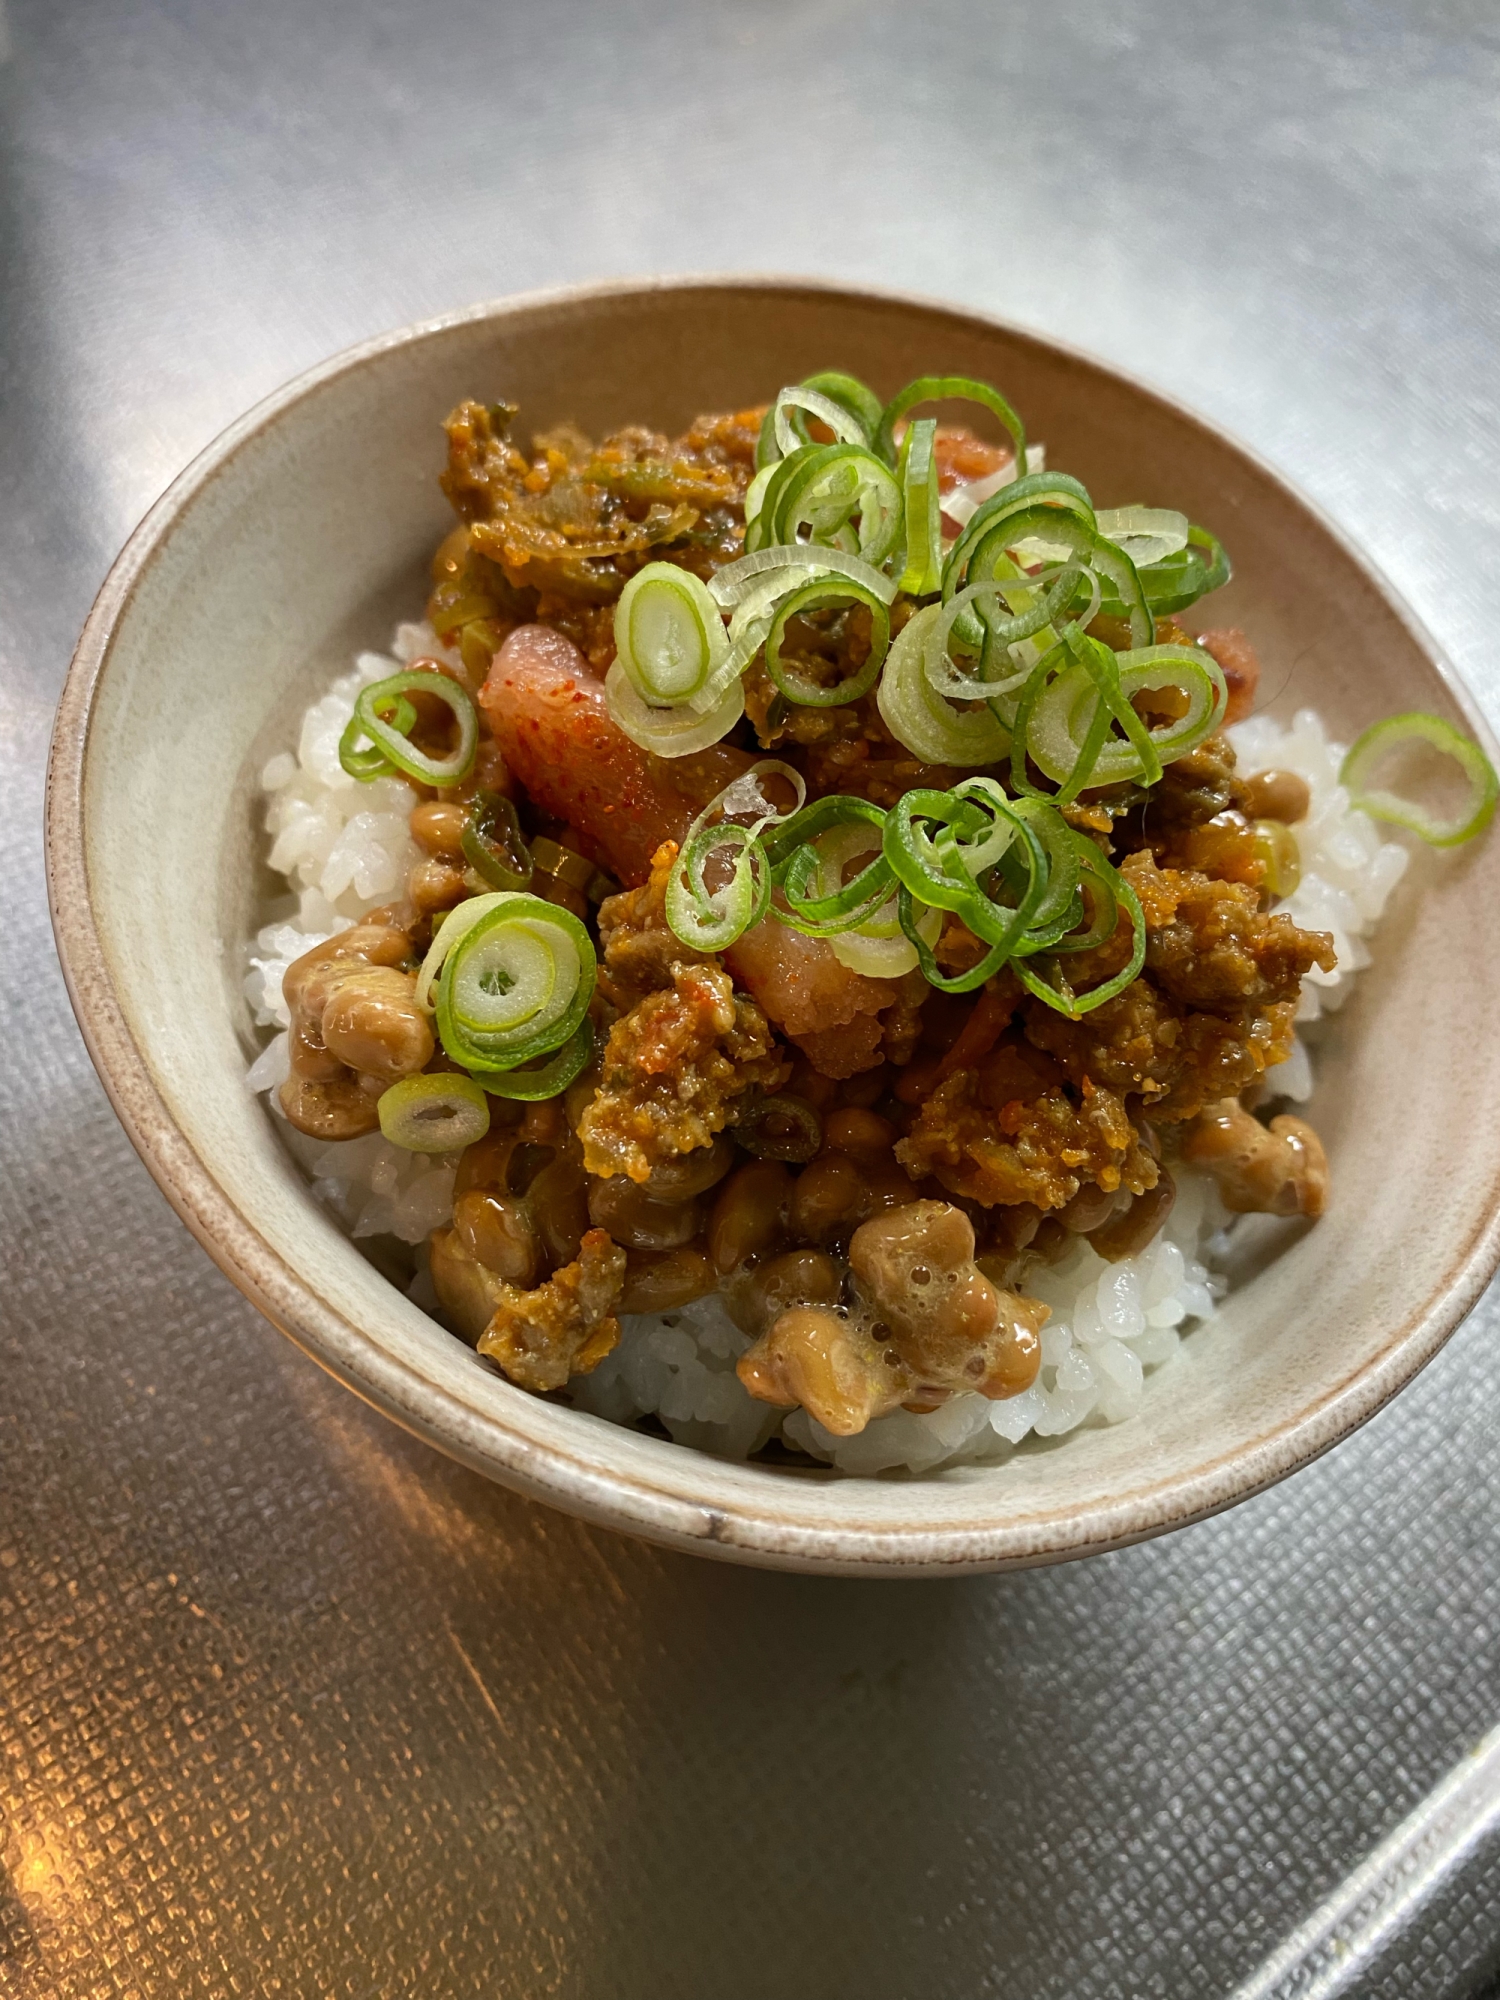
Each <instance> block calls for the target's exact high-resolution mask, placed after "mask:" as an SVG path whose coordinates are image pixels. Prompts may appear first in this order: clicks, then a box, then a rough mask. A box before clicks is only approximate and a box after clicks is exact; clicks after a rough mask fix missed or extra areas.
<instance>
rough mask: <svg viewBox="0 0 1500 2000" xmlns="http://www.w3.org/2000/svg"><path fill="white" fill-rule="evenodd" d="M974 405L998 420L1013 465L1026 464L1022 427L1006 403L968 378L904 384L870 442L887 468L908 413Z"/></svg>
mask: <svg viewBox="0 0 1500 2000" xmlns="http://www.w3.org/2000/svg"><path fill="white" fill-rule="evenodd" d="M950 402H959V403H978V404H979V406H980V408H981V409H985V410H988V411H989V412H990V414H991V416H995V417H998V418H999V419H1000V423H1001V427H1002V428H1003V429H1004V430H1005V431H1006V432H1007V434H1008V435H1009V437H1010V443H1011V449H1012V451H1013V452H1014V454H1015V461H1016V464H1017V466H1024V465H1025V463H1026V426H1025V425H1024V424H1023V423H1022V422H1021V419H1020V418H1019V417H1018V416H1017V415H1016V413H1015V411H1014V410H1013V409H1012V408H1011V406H1010V404H1009V403H1008V402H1007V401H1006V400H1005V398H1004V397H1003V396H1002V395H1001V394H1000V391H999V390H998V389H993V388H991V386H990V384H989V383H988V382H976V381H975V379H974V377H973V376H972V375H920V376H918V378H917V379H916V381H915V382H908V383H907V385H906V387H905V388H904V389H902V390H900V391H899V392H898V393H897V394H896V395H894V396H892V398H891V400H890V401H889V402H888V403H887V404H886V406H885V409H884V410H883V411H882V413H881V418H880V425H879V428H878V429H877V430H876V432H875V436H874V438H873V440H872V443H873V446H874V449H875V450H876V451H877V452H878V453H879V454H880V456H881V457H882V458H883V459H884V460H885V462H886V464H887V465H894V464H895V462H896V426H897V424H898V423H899V422H900V421H901V419H902V418H903V417H904V416H905V415H906V413H907V411H908V410H915V409H917V408H918V407H919V406H920V405H921V404H923V403H950Z"/></svg>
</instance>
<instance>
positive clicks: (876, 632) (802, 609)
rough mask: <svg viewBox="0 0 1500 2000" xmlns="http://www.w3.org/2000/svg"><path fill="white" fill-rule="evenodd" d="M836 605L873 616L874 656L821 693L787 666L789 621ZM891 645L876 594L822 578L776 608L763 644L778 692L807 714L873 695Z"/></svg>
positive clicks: (838, 579)
mask: <svg viewBox="0 0 1500 2000" xmlns="http://www.w3.org/2000/svg"><path fill="white" fill-rule="evenodd" d="M835 605H849V606H853V605H863V606H864V608H865V609H866V610H867V611H868V612H869V614H870V620H871V630H870V651H869V656H868V657H867V659H866V660H865V663H864V665H863V666H861V667H858V668H856V669H855V671H854V672H853V673H851V674H849V675H847V676H846V677H845V679H843V680H841V681H837V682H835V683H834V685H833V686H832V687H820V686H819V684H818V683H817V682H816V681H813V680H809V679H808V678H807V676H806V675H805V674H800V673H798V672H797V671H796V670H795V668H792V667H788V666H786V665H785V664H784V663H783V661H782V658H781V647H782V642H783V640H784V639H785V637H786V627H787V621H788V619H790V618H795V617H800V616H802V615H804V614H806V613H807V612H810V611H826V610H831V609H832V608H833V607H834V606H835ZM890 643H891V614H890V612H889V611H888V610H887V609H886V607H885V605H884V604H883V603H882V602H881V600H880V599H879V598H878V597H877V596H876V595H875V593H874V592H873V591H869V590H866V589H865V588H864V586H863V585H862V584H858V583H854V582H853V581H851V580H850V579H849V578H847V577H822V578H818V579H816V580H815V581H814V582H812V583H805V584H803V585H802V587H801V589H800V590H794V591H793V592H792V593H791V595H790V596H788V597H783V598H781V599H780V600H779V602H778V603H777V606H776V615H775V617H774V618H773V619H772V621H771V626H770V630H769V631H768V632H767V633H766V638H765V648H766V672H767V674H768V675H769V676H770V678H771V680H772V682H773V684H774V685H775V687H776V689H777V691H778V692H779V693H781V694H784V695H785V696H786V698H787V700H788V701H795V702H798V703H800V704H801V705H802V706H803V707H805V708H836V707H839V706H841V705H842V704H844V703H847V702H851V701H858V700H859V698H860V696H861V695H862V694H868V693H869V691H870V689H871V688H872V687H873V686H874V685H875V678H876V676H877V675H878V674H879V672H880V669H881V667H882V666H883V665H884V664H885V657H886V654H887V652H888V651H889V649H890Z"/></svg>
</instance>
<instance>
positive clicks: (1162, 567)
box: [1103, 527, 1233, 618]
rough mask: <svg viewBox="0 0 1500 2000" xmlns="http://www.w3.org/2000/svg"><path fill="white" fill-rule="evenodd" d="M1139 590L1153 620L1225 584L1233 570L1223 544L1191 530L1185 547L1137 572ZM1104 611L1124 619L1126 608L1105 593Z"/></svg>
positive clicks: (1165, 615)
mask: <svg viewBox="0 0 1500 2000" xmlns="http://www.w3.org/2000/svg"><path fill="white" fill-rule="evenodd" d="M1137 574H1138V575H1139V577H1140V583H1141V589H1142V590H1143V591H1144V592H1145V594H1146V602H1147V604H1148V605H1149V606H1150V609H1151V613H1152V616H1153V617H1155V618H1170V617H1172V615H1173V614H1174V613H1175V612H1178V611H1185V610H1186V609H1187V607H1188V606H1189V605H1190V604H1196V603H1197V602H1198V599H1199V598H1200V597H1207V595H1208V593H1209V592H1210V591H1211V590H1218V589H1219V588H1220V586H1221V585H1223V584H1226V583H1228V581H1229V579H1230V577H1231V575H1232V574H1233V571H1232V569H1231V567H1230V562H1229V558H1228V556H1227V555H1226V554H1225V553H1224V545H1223V543H1222V542H1220V541H1219V540H1218V539H1217V538H1216V537H1215V536H1213V535H1211V534H1210V533H1209V532H1208V530H1207V528H1197V527H1190V528H1189V529H1188V532H1187V545H1186V547H1184V548H1181V549H1178V550H1177V551H1176V552H1175V553H1174V554H1172V555H1169V556H1163V557H1161V558H1160V559H1159V560H1158V561H1156V562H1152V563H1148V564H1146V566H1145V567H1144V568H1141V569H1138V571H1137ZM1103 609H1104V610H1105V611H1106V612H1107V613H1108V614H1109V616H1110V617H1112V618H1120V617H1123V616H1124V612H1125V606H1124V605H1123V603H1121V602H1120V601H1119V600H1118V599H1117V598H1115V597H1114V596H1113V595H1112V593H1111V592H1109V591H1106V592H1105V596H1104V604H1103Z"/></svg>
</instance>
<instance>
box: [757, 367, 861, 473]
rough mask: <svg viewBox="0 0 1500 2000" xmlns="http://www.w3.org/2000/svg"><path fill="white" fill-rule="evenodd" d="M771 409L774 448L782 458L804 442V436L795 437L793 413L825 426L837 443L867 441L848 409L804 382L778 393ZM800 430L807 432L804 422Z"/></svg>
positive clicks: (858, 421) (853, 415)
mask: <svg viewBox="0 0 1500 2000" xmlns="http://www.w3.org/2000/svg"><path fill="white" fill-rule="evenodd" d="M771 407H772V416H771V423H772V430H773V433H774V435H775V438H776V448H777V450H778V451H779V452H780V453H781V455H782V457H783V458H784V457H785V456H786V455H787V453H788V452H792V451H795V450H796V449H797V447H798V445H799V444H804V443H806V442H807V440H806V438H805V437H799V436H798V434H797V431H796V429H795V428H794V425H793V417H792V412H793V411H794V410H805V411H806V413H807V415H808V416H810V417H816V418H817V420H818V422H819V423H820V424H826V425H827V426H828V428H829V430H831V431H832V432H833V434H834V436H835V437H836V438H837V439H838V440H839V442H840V443H841V444H859V445H863V444H868V443H869V441H870V434H869V432H868V430H866V428H865V426H864V425H863V424H862V423H861V422H860V420H859V418H858V417H857V416H855V414H854V412H853V411H852V410H851V409H849V408H847V407H846V406H845V405H844V404H843V403H840V402H836V401H835V400H834V398H833V397H832V396H825V395H824V394H823V392H822V391H821V390H820V389H814V388H812V387H811V386H810V385H809V384H808V383H805V382H798V383H796V384H794V385H793V386H792V387H790V388H787V389H783V390H781V391H780V392H779V394H778V395H777V398H776V401H775V403H774V404H773V405H772V406H771ZM802 429H803V431H804V432H805V431H806V429H807V424H806V420H805V419H804V421H803V424H802Z"/></svg>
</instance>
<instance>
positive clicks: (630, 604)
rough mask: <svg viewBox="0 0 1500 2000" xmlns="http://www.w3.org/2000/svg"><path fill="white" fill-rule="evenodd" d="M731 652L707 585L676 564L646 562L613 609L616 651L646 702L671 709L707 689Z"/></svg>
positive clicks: (722, 623) (721, 620)
mask: <svg viewBox="0 0 1500 2000" xmlns="http://www.w3.org/2000/svg"><path fill="white" fill-rule="evenodd" d="M728 650H729V641H728V640H727V638H726V637H725V635H724V619H723V616H722V614H721V612H720V610H719V607H718V605H717V603H716V602H715V601H714V599H713V598H712V597H711V596H710V595H709V592H708V586H707V585H706V584H705V583H704V582H703V581H702V580H701V578H699V577H696V576H694V575H693V573H692V572H691V570H685V569H679V568H678V567H677V565H676V564H675V563H663V562H654V563H647V564H646V566H645V568H644V569H640V570H637V572H636V574H635V575H634V576H633V577H631V579H630V581H629V582H628V583H627V584H626V586H625V588H624V589H623V590H622V591H621V592H620V596H619V601H618V602H617V603H616V605H615V652H616V657H617V658H618V660H619V662H620V665H621V666H622V668H623V669H624V671H625V672H626V673H627V674H628V675H629V677H630V681H631V684H632V686H633V687H634V688H635V690H636V692H637V694H639V695H640V697H641V699H642V701H644V702H648V703H651V704H653V705H655V706H656V707H659V708H670V707H672V706H674V705H675V704H677V703H679V702H684V701H687V700H688V699H689V698H690V697H691V696H692V695H695V694H697V693H698V692H699V690H700V689H701V688H703V687H704V686H705V685H706V684H707V682H708V681H709V680H710V678H711V677H712V675H713V673H714V670H715V669H716V668H717V667H718V666H719V665H720V664H721V663H722V661H723V658H724V655H725V654H726V653H727V652H728Z"/></svg>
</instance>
